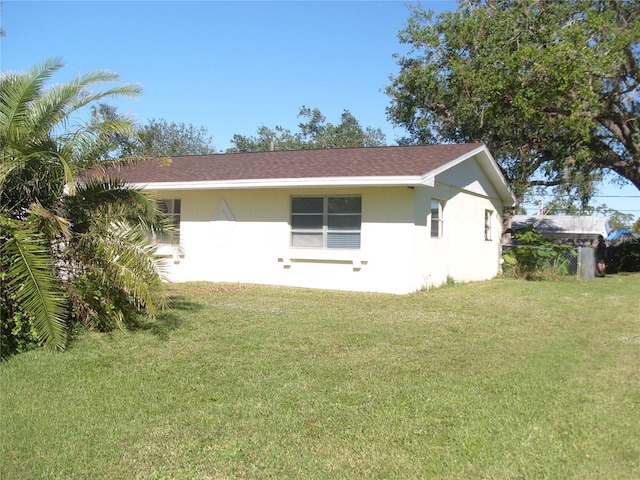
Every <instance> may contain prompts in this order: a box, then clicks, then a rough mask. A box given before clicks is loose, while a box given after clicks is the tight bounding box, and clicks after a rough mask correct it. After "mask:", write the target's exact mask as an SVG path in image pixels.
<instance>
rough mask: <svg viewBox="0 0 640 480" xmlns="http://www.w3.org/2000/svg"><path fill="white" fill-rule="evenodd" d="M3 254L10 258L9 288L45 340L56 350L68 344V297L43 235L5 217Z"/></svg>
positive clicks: (46, 343)
mask: <svg viewBox="0 0 640 480" xmlns="http://www.w3.org/2000/svg"><path fill="white" fill-rule="evenodd" d="M1 226H2V229H3V231H4V234H3V235H4V238H3V250H4V251H3V253H2V254H3V255H6V256H7V258H8V263H9V268H8V272H7V273H8V277H9V279H10V280H9V282H8V285H7V287H8V288H9V289H11V290H13V291H15V294H16V300H17V301H18V303H19V305H20V307H21V309H22V310H23V311H24V312H25V313H26V314H28V315H29V316H30V317H31V319H32V321H33V323H34V327H35V328H36V330H37V331H38V335H39V337H40V339H41V340H42V342H43V343H44V344H45V345H47V346H49V347H51V348H55V349H64V347H65V344H66V328H65V313H66V312H65V299H64V297H63V295H62V292H61V290H60V288H59V285H58V284H57V283H56V281H55V274H54V268H53V262H52V259H51V257H50V255H49V250H48V249H47V246H46V242H45V239H44V238H43V236H42V235H41V234H40V233H39V232H37V231H35V230H34V229H31V228H25V226H24V222H15V221H10V220H7V219H3V220H2V225H1Z"/></svg>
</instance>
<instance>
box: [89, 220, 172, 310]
mask: <svg viewBox="0 0 640 480" xmlns="http://www.w3.org/2000/svg"><path fill="white" fill-rule="evenodd" d="M77 248H78V250H79V251H83V252H85V253H86V254H87V255H86V257H85V267H87V268H88V269H90V270H91V272H92V274H93V275H94V276H96V277H97V278H99V279H100V281H101V282H102V283H106V284H109V285H110V286H112V287H117V288H119V289H120V290H122V291H123V292H125V293H126V294H127V295H129V296H130V297H131V298H132V299H133V300H134V302H135V303H136V304H137V305H138V306H139V307H142V308H144V309H145V310H146V312H147V314H148V315H150V316H154V315H155V314H156V311H157V307H156V300H157V299H158V298H159V299H160V300H161V299H162V292H163V291H164V284H163V279H164V278H165V277H166V269H165V266H164V262H163V261H162V259H160V258H158V257H157V256H156V255H155V252H156V245H155V244H153V243H152V242H151V241H150V240H149V239H148V238H147V237H146V236H145V235H144V232H142V231H141V230H140V229H139V228H132V227H131V226H130V225H128V224H126V223H124V222H119V223H113V224H112V225H111V227H110V228H109V229H108V231H107V232H104V231H103V232H100V233H99V234H94V233H86V234H83V235H82V236H81V239H80V242H79V243H78V247H77Z"/></svg>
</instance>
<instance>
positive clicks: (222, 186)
mask: <svg viewBox="0 0 640 480" xmlns="http://www.w3.org/2000/svg"><path fill="white" fill-rule="evenodd" d="M423 184H424V183H423V181H422V177H421V176H392V177H318V178H274V179H271V178H269V179H255V180H223V181H203V182H156V183H133V184H131V185H132V186H133V187H137V188H142V189H145V190H230V189H242V188H287V187H351V186H360V187H378V186H419V185H423Z"/></svg>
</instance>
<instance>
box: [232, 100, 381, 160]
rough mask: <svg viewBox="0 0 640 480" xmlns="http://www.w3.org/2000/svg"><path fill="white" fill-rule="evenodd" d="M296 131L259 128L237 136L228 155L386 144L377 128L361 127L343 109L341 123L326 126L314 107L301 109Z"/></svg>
mask: <svg viewBox="0 0 640 480" xmlns="http://www.w3.org/2000/svg"><path fill="white" fill-rule="evenodd" d="M298 118H302V119H304V120H303V121H301V122H300V123H299V124H298V128H299V131H298V132H295V133H292V132H291V131H290V130H288V129H286V128H283V127H281V126H276V127H274V128H269V127H266V126H265V125H262V126H261V127H259V128H258V130H257V135H254V136H244V135H240V134H236V135H234V136H233V139H232V140H231V143H232V144H233V147H231V148H229V149H228V150H227V153H234V152H265V151H269V150H304V149H314V148H348V147H376V146H383V145H385V141H386V139H385V135H384V134H383V133H382V130H380V129H379V128H372V127H366V128H362V126H361V125H360V122H358V120H357V119H356V118H355V117H354V116H353V115H352V114H351V112H349V111H348V110H344V111H343V112H342V115H341V117H340V123H339V124H337V125H334V124H332V123H327V119H326V117H325V116H324V115H323V114H322V113H321V112H320V110H318V109H317V108H314V109H311V108H309V107H305V106H303V107H300V110H299V112H298Z"/></svg>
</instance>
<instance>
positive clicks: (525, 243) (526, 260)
mask: <svg viewBox="0 0 640 480" xmlns="http://www.w3.org/2000/svg"><path fill="white" fill-rule="evenodd" d="M513 236H514V238H515V241H516V243H515V245H513V246H512V247H509V248H505V249H504V251H503V259H504V262H505V273H510V274H511V275H513V276H514V277H523V278H526V279H529V280H534V279H549V278H552V277H556V276H563V275H569V274H570V273H571V269H570V258H571V257H575V256H576V251H575V249H574V248H573V247H572V246H570V245H563V244H557V243H554V242H553V240H549V239H547V238H544V237H543V236H542V234H541V233H539V232H536V231H535V230H534V229H533V225H529V226H527V227H526V228H522V229H519V230H516V231H514V232H513Z"/></svg>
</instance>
